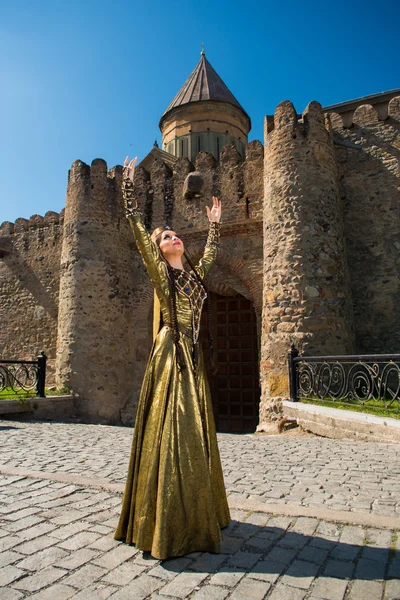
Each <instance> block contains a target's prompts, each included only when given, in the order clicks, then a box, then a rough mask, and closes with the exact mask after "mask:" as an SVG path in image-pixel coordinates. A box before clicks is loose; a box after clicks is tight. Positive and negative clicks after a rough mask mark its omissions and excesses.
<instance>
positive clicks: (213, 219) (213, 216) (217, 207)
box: [206, 196, 222, 223]
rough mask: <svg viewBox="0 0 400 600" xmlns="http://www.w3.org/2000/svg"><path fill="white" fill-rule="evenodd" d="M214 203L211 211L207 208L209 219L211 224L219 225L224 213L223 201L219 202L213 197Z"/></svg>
mask: <svg viewBox="0 0 400 600" xmlns="http://www.w3.org/2000/svg"><path fill="white" fill-rule="evenodd" d="M212 201H213V206H212V208H211V209H210V208H209V207H208V206H206V211H207V217H208V220H209V221H210V223H219V222H220V220H221V212H222V207H221V200H218V198H217V197H216V196H213V197H212Z"/></svg>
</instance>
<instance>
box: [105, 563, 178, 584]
mask: <svg viewBox="0 0 400 600" xmlns="http://www.w3.org/2000/svg"><path fill="white" fill-rule="evenodd" d="M143 571H144V567H142V566H140V565H134V564H133V563H132V562H127V563H123V564H122V565H120V566H119V567H117V568H116V569H114V570H113V571H111V572H110V573H108V575H106V576H105V577H103V579H102V581H103V582H105V583H108V584H113V585H117V586H123V585H127V584H128V583H130V582H131V581H132V579H135V577H138V576H139V575H140V574H141V573H142V572H143ZM175 576H176V574H175V573H174V577H175Z"/></svg>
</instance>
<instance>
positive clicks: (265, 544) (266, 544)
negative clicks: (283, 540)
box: [244, 537, 275, 554]
mask: <svg viewBox="0 0 400 600" xmlns="http://www.w3.org/2000/svg"><path fill="white" fill-rule="evenodd" d="M274 543H275V542H274V541H273V540H267V539H265V538H261V537H252V538H250V539H249V540H247V542H245V544H244V549H246V550H249V551H250V552H251V551H252V550H253V549H255V550H258V551H259V552H262V553H263V554H265V553H266V552H268V550H269V549H270V548H271V547H272V546H273V545H274Z"/></svg>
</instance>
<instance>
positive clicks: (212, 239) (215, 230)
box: [206, 221, 221, 246]
mask: <svg viewBox="0 0 400 600" xmlns="http://www.w3.org/2000/svg"><path fill="white" fill-rule="evenodd" d="M220 232H221V223H217V222H216V221H210V228H209V230H208V238H207V242H206V246H218V245H219V238H220Z"/></svg>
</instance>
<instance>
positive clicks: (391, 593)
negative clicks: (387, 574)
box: [384, 578, 400, 600]
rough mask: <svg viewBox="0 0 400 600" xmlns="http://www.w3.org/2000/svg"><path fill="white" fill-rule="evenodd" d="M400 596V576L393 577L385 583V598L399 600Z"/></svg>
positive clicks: (385, 599)
mask: <svg viewBox="0 0 400 600" xmlns="http://www.w3.org/2000/svg"><path fill="white" fill-rule="evenodd" d="M399 598H400V578H397V579H391V580H390V581H387V582H386V583H385V595H384V600H399Z"/></svg>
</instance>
